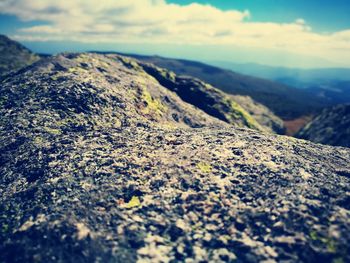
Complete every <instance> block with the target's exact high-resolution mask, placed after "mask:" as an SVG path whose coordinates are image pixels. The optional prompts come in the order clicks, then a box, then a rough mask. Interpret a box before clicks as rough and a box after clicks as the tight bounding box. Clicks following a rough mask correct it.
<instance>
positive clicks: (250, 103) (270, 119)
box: [231, 95, 285, 134]
mask: <svg viewBox="0 0 350 263" xmlns="http://www.w3.org/2000/svg"><path fill="white" fill-rule="evenodd" d="M231 97H232V99H233V100H234V101H236V102H237V103H238V104H239V105H240V106H241V107H242V108H243V109H245V110H246V111H247V112H248V113H249V114H250V115H251V116H252V117H253V118H254V119H255V120H256V121H257V122H258V123H259V124H260V125H261V126H262V127H264V128H265V129H266V130H267V131H269V132H271V133H277V134H285V127H284V123H283V120H282V119H281V118H279V117H278V116H276V115H275V114H274V113H273V112H272V111H271V110H270V109H268V108H267V107H265V106H264V105H262V104H260V103H258V102H256V101H254V100H253V99H252V98H251V97H249V96H241V95H231Z"/></svg>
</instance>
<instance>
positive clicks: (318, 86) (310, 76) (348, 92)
mask: <svg viewBox="0 0 350 263" xmlns="http://www.w3.org/2000/svg"><path fill="white" fill-rule="evenodd" d="M210 63H211V64H212V65H216V66H219V67H222V68H226V69H230V70H234V71H236V72H239V73H242V74H248V75H253V76H257V77H261V78H266V79H270V80H273V81H276V82H279V83H282V84H286V85H290V86H292V87H295V88H299V89H304V90H306V91H308V92H309V93H311V94H313V95H315V96H317V97H319V98H323V99H324V100H326V101H327V102H328V103H329V104H338V103H348V102H350V68H320V69H296V68H284V67H272V66H266V65H259V64H254V63H248V64H237V63H232V62H223V61H211V62H210Z"/></svg>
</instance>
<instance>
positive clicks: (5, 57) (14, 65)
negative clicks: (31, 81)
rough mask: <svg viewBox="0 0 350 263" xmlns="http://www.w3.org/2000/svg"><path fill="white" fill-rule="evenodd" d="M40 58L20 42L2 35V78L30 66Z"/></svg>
mask: <svg viewBox="0 0 350 263" xmlns="http://www.w3.org/2000/svg"><path fill="white" fill-rule="evenodd" d="M39 58H40V57H39V56H37V55H35V54H33V53H32V52H31V51H30V50H29V49H27V48H25V47H24V46H22V45H21V44H19V43H18V42H16V41H13V40H11V39H9V38H8V37H6V36H4V35H0V76H1V75H4V74H6V73H8V72H10V71H11V70H18V69H20V68H22V67H24V66H27V65H30V64H32V63H33V62H35V61H37V60H39Z"/></svg>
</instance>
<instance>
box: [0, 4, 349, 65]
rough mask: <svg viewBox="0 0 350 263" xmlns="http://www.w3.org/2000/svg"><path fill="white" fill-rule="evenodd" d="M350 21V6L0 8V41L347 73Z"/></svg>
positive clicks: (43, 48) (47, 49)
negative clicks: (342, 69)
mask: <svg viewBox="0 0 350 263" xmlns="http://www.w3.org/2000/svg"><path fill="white" fill-rule="evenodd" d="M349 14H350V1H348V0H347V1H346V0H333V1H330V0H318V1H316V0H309V1H306V0H293V1H287V0H220V1H218V0H216V1H214V0H197V1H195V2H194V1H191V0H168V1H165V0H108V1H107V0H105V1H97V0H75V1H71V0H60V1H56V0H46V1H41V0H31V1H28V0H2V1H0V33H2V34H6V35H9V36H10V37H12V38H14V39H16V40H18V41H20V42H22V43H24V44H25V45H26V46H27V47H29V48H31V49H33V50H34V51H36V52H42V53H55V52H61V51H84V50H111V51H122V52H132V53H143V54H157V55H163V56H170V57H180V58H188V59H197V60H206V61H210V60H216V61H218V60H225V61H232V62H236V63H237V62H238V63H248V62H254V63H260V64H268V65H278V66H289V67H350V15H349Z"/></svg>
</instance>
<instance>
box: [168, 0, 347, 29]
mask: <svg viewBox="0 0 350 263" xmlns="http://www.w3.org/2000/svg"><path fill="white" fill-rule="evenodd" d="M168 2H169V3H177V4H184V5H185V4H190V3H192V2H193V1H191V0H170V1H168ZM196 2H197V3H202V4H211V5H214V6H217V7H218V8H221V9H223V10H229V9H240V10H245V9H248V10H249V11H250V12H251V13H252V20H254V21H263V22H268V21H272V22H291V21H294V20H295V19H297V18H303V19H304V20H305V21H307V23H308V24H309V25H310V26H311V27H312V28H313V29H314V30H315V31H317V32H332V31H337V30H343V29H349V28H350V15H349V14H350V1H349V0H333V1H332V0H197V1H196Z"/></svg>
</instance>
